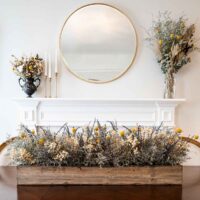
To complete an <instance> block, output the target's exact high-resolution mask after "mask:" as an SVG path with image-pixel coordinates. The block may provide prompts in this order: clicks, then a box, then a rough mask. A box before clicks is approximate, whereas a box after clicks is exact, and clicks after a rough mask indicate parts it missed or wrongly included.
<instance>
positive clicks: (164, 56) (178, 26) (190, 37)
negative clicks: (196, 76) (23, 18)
mask: <svg viewBox="0 0 200 200" xmlns="http://www.w3.org/2000/svg"><path fill="white" fill-rule="evenodd" d="M194 33H195V25H194V24H191V25H187V19H186V18H184V17H183V16H181V17H179V18H178V19H173V18H172V17H171V15H170V13H169V12H164V13H159V17H158V20H153V25H152V27H151V28H150V30H149V31H148V38H147V40H148V41H149V42H150V45H151V46H153V47H154V48H155V52H156V55H157V61H158V63H159V64H160V65H161V70H162V72H163V74H165V93H164V97H165V98H173V97H174V74H175V73H177V72H178V71H179V69H181V68H182V67H183V66H184V65H186V64H187V63H189V62H190V61H191V58H190V53H192V52H193V51H195V50H197V49H198V47H197V40H195V36H194Z"/></svg>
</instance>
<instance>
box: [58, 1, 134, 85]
mask: <svg viewBox="0 0 200 200" xmlns="http://www.w3.org/2000/svg"><path fill="white" fill-rule="evenodd" d="M59 48H60V54H61V57H62V59H63V61H64V63H65V65H66V66H67V67H68V69H69V71H70V72H72V73H73V74H74V75H75V76H76V77H78V78H80V79H82V80H85V81H88V82H93V83H105V82H109V81H112V80H115V79H117V78H119V77H120V76H122V75H123V74H124V73H125V72H126V71H127V70H128V68H129V67H130V66H131V65H132V63H133V60H134V58H135V55H136V49H137V38H136V32H135V29H134V27H133V24H132V22H131V20H130V19H129V18H128V17H127V16H126V15H125V14H124V13H122V12H121V11H120V10H118V9H117V8H115V7H113V6H110V5H106V4H100V3H96V4H89V5H85V6H82V7H81V8H79V9H77V10H76V11H74V12H73V13H72V14H71V15H70V16H69V17H68V18H67V19H66V21H65V23H64V25H63V27H62V30H61V33H60V37H59Z"/></svg>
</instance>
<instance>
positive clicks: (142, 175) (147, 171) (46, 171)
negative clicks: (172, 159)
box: [17, 166, 182, 185]
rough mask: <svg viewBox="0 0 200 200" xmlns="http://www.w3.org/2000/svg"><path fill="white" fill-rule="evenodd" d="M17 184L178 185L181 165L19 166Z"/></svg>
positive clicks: (180, 180)
mask: <svg viewBox="0 0 200 200" xmlns="http://www.w3.org/2000/svg"><path fill="white" fill-rule="evenodd" d="M17 182H18V185H180V184H182V166H160V167H119V168H96V167H83V168H76V167H21V166H20V167H18V168H17Z"/></svg>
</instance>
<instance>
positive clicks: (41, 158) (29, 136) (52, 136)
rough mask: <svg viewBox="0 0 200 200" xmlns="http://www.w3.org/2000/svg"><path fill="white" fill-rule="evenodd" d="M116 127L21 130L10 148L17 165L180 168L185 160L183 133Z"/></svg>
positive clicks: (158, 129) (157, 129)
mask: <svg viewBox="0 0 200 200" xmlns="http://www.w3.org/2000/svg"><path fill="white" fill-rule="evenodd" d="M111 125H112V126H110V127H107V126H106V125H104V126H101V125H100V123H99V122H97V126H96V127H95V126H92V127H90V126H87V127H79V128H74V127H73V128H71V129H70V128H69V127H68V126H67V125H64V126H63V127H62V128H61V129H60V130H59V131H58V132H55V133H52V132H51V131H50V130H46V129H43V128H41V129H40V130H38V132H35V131H31V130H29V129H27V128H26V127H25V126H22V127H21V130H20V135H19V137H17V138H16V139H15V140H14V142H12V144H11V147H10V156H11V158H12V161H13V162H14V164H16V165H44V166H52V165H53V166H75V167H84V166H87V167H91V166H99V167H119V166H123V167H127V166H135V165H137V166H144V165H149V166H153V165H179V164H181V162H182V161H184V160H185V158H186V154H187V151H188V146H187V143H186V142H184V141H182V140H181V136H180V131H179V132H178V131H174V130H173V129H167V128H163V127H159V128H150V127H149V128H145V127H141V126H138V127H134V128H132V129H129V128H127V127H124V128H123V129H120V128H119V127H118V126H117V125H115V124H114V123H111Z"/></svg>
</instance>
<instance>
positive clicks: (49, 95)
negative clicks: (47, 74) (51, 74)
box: [49, 78, 51, 98]
mask: <svg viewBox="0 0 200 200" xmlns="http://www.w3.org/2000/svg"><path fill="white" fill-rule="evenodd" d="M49 98H51V78H49Z"/></svg>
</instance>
